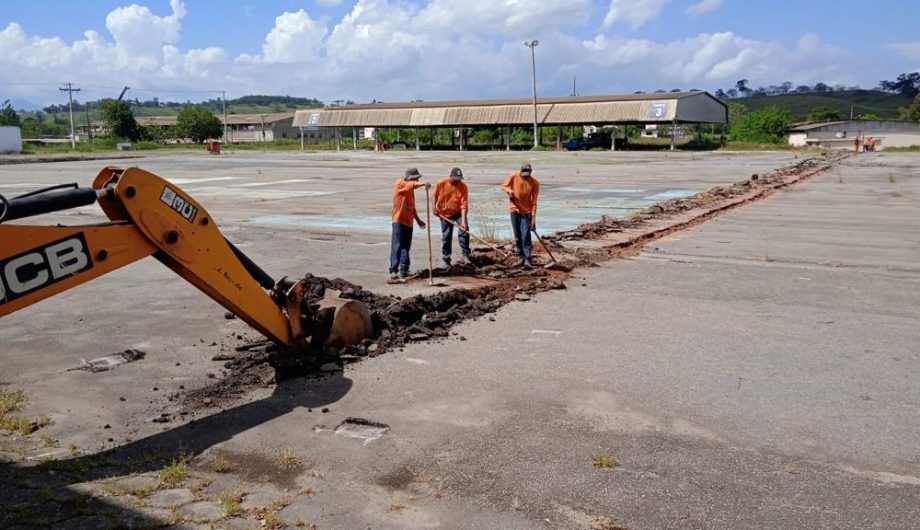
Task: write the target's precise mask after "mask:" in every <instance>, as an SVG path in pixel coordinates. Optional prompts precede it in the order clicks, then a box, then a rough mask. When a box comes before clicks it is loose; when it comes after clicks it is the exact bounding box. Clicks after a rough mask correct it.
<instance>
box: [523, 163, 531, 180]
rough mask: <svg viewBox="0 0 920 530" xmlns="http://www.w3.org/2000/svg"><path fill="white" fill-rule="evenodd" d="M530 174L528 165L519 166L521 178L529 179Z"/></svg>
mask: <svg viewBox="0 0 920 530" xmlns="http://www.w3.org/2000/svg"><path fill="white" fill-rule="evenodd" d="M530 173H531V169H530V164H524V165H523V166H521V176H524V177H529V176H530Z"/></svg>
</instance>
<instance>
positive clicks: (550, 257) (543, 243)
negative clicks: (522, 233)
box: [530, 228, 556, 269]
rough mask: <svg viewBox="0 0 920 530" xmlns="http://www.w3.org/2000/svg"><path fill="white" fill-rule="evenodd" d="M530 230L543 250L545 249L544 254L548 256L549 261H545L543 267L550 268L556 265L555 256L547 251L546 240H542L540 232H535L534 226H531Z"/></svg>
mask: <svg viewBox="0 0 920 530" xmlns="http://www.w3.org/2000/svg"><path fill="white" fill-rule="evenodd" d="M530 231H531V232H533V235H535V236H537V241H539V242H540V244H541V245H543V250H545V251H546V254H547V255H548V256H549V261H547V262H546V265H544V266H543V268H544V269H552V268H553V267H555V266H556V258H554V257H553V253H552V252H550V251H549V247H548V246H546V242H545V241H543V238H542V237H540V234H538V233H537V230H536V228H531V229H530Z"/></svg>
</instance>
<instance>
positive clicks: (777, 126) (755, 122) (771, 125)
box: [731, 107, 792, 143]
mask: <svg viewBox="0 0 920 530" xmlns="http://www.w3.org/2000/svg"><path fill="white" fill-rule="evenodd" d="M791 124H792V116H791V115H790V114H789V111H788V110H786V109H780V108H777V107H766V108H763V109H760V110H755V111H754V112H751V113H748V114H745V115H743V116H741V117H739V118H738V120H737V121H735V123H733V124H732V127H731V139H732V140H741V141H745V142H756V143H780V142H782V141H783V139H784V137H785V134H786V129H788V128H789V125H791Z"/></svg>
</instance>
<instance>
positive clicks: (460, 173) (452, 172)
mask: <svg viewBox="0 0 920 530" xmlns="http://www.w3.org/2000/svg"><path fill="white" fill-rule="evenodd" d="M450 176H452V177H457V178H459V179H462V178H463V171H461V170H460V168H459V167H455V168H454V169H451V170H450Z"/></svg>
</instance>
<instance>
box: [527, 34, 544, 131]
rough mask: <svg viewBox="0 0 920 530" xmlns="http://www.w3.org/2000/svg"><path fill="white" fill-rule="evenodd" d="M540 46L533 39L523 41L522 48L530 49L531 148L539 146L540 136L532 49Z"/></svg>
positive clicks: (535, 65) (534, 63)
mask: <svg viewBox="0 0 920 530" xmlns="http://www.w3.org/2000/svg"><path fill="white" fill-rule="evenodd" d="M539 45H540V41H538V40H536V39H534V40H532V41H525V42H524V46H527V47H528V48H530V71H531V74H532V78H533V146H534V147H538V146H539V145H540V136H539V135H538V131H537V58H536V53H535V52H534V48H536V47H537V46H539Z"/></svg>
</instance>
